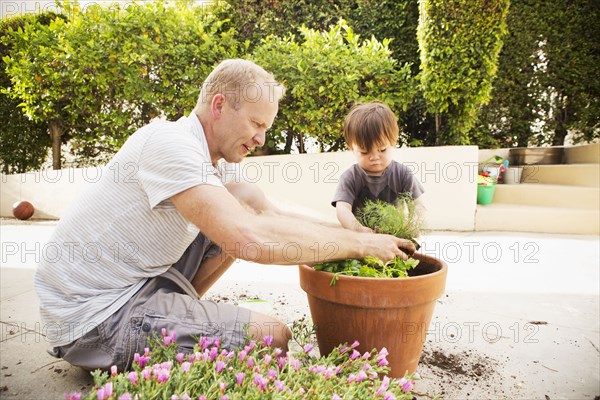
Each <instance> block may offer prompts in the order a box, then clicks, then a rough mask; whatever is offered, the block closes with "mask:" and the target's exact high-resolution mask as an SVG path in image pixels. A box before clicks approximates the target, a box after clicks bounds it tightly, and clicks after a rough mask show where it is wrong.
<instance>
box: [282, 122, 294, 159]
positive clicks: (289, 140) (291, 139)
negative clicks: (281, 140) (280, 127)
mask: <svg viewBox="0 0 600 400" xmlns="http://www.w3.org/2000/svg"><path fill="white" fill-rule="evenodd" d="M286 135H287V136H286V137H285V148H284V150H283V153H284V154H290V152H291V151H292V144H293V143H294V132H292V130H291V129H289V128H288V130H287V134H286Z"/></svg>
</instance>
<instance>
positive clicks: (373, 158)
mask: <svg viewBox="0 0 600 400" xmlns="http://www.w3.org/2000/svg"><path fill="white" fill-rule="evenodd" d="M351 150H352V152H353V153H354V157H356V161H358V165H359V166H360V167H361V168H362V169H364V170H365V172H366V173H367V174H368V175H381V174H383V171H385V169H386V168H387V167H388V165H390V163H391V162H392V146H391V145H389V144H387V145H384V146H382V145H379V146H373V148H372V149H371V150H370V151H367V150H366V149H362V148H360V147H358V146H357V145H355V144H353V145H352V146H351Z"/></svg>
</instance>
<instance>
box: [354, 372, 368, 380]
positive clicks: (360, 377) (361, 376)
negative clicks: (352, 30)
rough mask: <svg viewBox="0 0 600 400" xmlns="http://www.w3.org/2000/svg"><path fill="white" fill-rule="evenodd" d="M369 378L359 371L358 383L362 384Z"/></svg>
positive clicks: (357, 375)
mask: <svg viewBox="0 0 600 400" xmlns="http://www.w3.org/2000/svg"><path fill="white" fill-rule="evenodd" d="M366 378H367V373H366V372H365V371H362V370H361V371H359V372H358V374H356V382H362V381H364V380H365V379H366Z"/></svg>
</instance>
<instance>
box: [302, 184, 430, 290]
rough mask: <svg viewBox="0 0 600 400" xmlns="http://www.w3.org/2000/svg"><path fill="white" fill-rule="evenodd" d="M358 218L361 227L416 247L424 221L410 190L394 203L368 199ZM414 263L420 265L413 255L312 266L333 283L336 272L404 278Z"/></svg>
mask: <svg viewBox="0 0 600 400" xmlns="http://www.w3.org/2000/svg"><path fill="white" fill-rule="evenodd" d="M357 219H358V221H359V222H360V223H361V224H362V225H363V226H366V227H368V228H371V229H373V230H374V231H375V232H379V233H385V234H388V235H394V236H396V237H399V238H401V239H408V240H410V241H412V242H413V243H414V244H415V247H416V249H417V250H418V249H419V247H420V245H419V243H417V241H416V238H418V237H419V236H420V234H421V231H422V229H423V221H422V218H421V216H420V213H418V212H417V207H416V202H415V201H414V200H413V198H412V196H411V194H410V193H403V194H400V195H399V197H398V204H397V205H394V204H390V203H387V202H385V201H381V200H376V201H371V200H369V201H367V202H366V204H365V206H364V207H363V208H362V209H360V210H359V212H358V215H357ZM417 265H419V260H416V259H414V258H409V259H408V260H403V259H402V258H400V257H396V258H394V259H393V260H389V261H387V262H383V261H381V260H380V259H378V258H377V257H366V258H364V259H363V260H355V259H348V260H341V261H333V262H326V263H321V264H316V265H314V266H313V268H314V269H315V270H317V271H325V272H332V273H334V274H335V275H334V277H333V279H332V281H331V285H332V286H333V285H334V284H335V282H336V281H337V279H338V276H339V275H348V276H362V277H373V278H406V277H408V276H409V271H410V270H411V269H414V268H415V267H416V266H417Z"/></svg>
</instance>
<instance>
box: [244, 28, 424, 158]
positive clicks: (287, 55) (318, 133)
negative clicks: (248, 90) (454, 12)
mask: <svg viewBox="0 0 600 400" xmlns="http://www.w3.org/2000/svg"><path fill="white" fill-rule="evenodd" d="M301 34H302V39H301V40H298V39H296V36H295V35H290V36H287V37H284V38H280V37H276V36H270V37H268V38H267V39H265V41H264V43H263V44H262V45H261V46H260V47H259V48H257V49H256V51H255V52H254V54H253V58H254V60H255V61H257V62H258V63H259V64H261V65H263V66H264V67H265V68H266V69H267V70H269V71H271V72H273V73H274V74H275V77H276V78H277V79H279V80H281V81H282V83H284V84H285V86H286V87H287V88H288V90H287V92H286V95H285V97H284V98H283V99H282V102H281V105H280V111H279V115H278V117H277V119H276V120H275V124H274V126H273V127H272V129H271V133H270V134H269V138H268V143H267V146H268V147H269V148H270V151H271V152H277V151H282V152H284V153H289V152H290V150H291V146H292V144H293V141H296V144H297V146H298V151H299V152H301V153H303V152H305V151H306V148H305V140H306V139H307V138H312V139H314V141H315V142H316V143H317V144H318V147H319V149H320V151H335V150H339V149H340V148H342V143H343V136H342V131H343V130H342V124H343V121H344V118H345V116H346V114H347V113H348V111H349V109H350V107H351V106H352V104H353V103H354V102H357V101H368V100H374V99H377V100H381V101H383V102H386V103H387V104H388V105H389V106H390V107H391V108H392V109H393V110H404V109H406V107H407V106H408V104H410V102H411V100H412V96H413V94H414V93H413V91H412V90H411V89H412V88H414V86H415V85H414V84H413V83H412V81H411V77H410V66H409V65H398V64H397V62H396V61H395V60H394V59H393V58H392V57H391V55H390V51H389V49H388V43H389V41H388V40H384V41H383V42H379V41H378V40H376V39H374V38H371V39H368V40H364V41H363V40H361V39H360V37H359V36H358V35H356V34H355V33H354V31H353V30H352V28H350V27H349V26H348V25H347V24H346V23H345V22H344V21H340V22H339V23H338V24H337V25H336V26H334V27H332V28H331V29H329V30H328V31H325V32H319V31H316V30H312V29H308V28H305V27H304V28H301ZM279 143H285V146H284V148H283V149H281V148H280V147H278V144H279Z"/></svg>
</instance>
